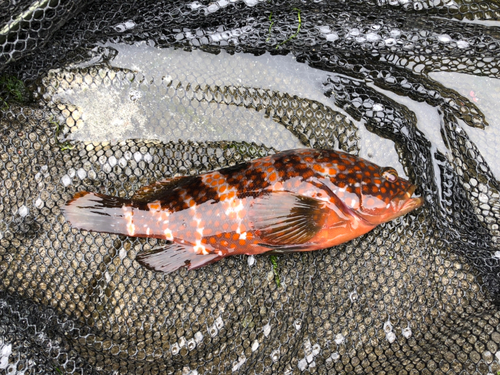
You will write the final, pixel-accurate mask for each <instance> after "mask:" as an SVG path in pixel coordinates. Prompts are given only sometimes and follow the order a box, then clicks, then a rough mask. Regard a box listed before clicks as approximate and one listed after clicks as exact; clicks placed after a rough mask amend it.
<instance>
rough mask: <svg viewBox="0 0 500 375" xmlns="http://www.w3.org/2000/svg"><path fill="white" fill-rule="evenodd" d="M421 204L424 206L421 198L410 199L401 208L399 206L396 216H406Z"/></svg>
mask: <svg viewBox="0 0 500 375" xmlns="http://www.w3.org/2000/svg"><path fill="white" fill-rule="evenodd" d="M423 204H424V198H423V197H416V198H410V199H409V200H408V201H406V202H405V203H404V204H403V206H401V209H400V211H399V215H398V216H402V215H406V214H407V213H408V212H410V211H413V210H414V209H416V208H419V207H421V206H422V205H423Z"/></svg>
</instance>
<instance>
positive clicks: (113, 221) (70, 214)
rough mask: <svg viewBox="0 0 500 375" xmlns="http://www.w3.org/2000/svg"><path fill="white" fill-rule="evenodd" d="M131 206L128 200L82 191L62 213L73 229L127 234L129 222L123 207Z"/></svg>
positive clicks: (69, 202)
mask: <svg viewBox="0 0 500 375" xmlns="http://www.w3.org/2000/svg"><path fill="white" fill-rule="evenodd" d="M130 204H131V202H130V200H128V199H123V198H118V197H112V196H109V195H104V194H97V193H89V192H87V191H81V192H79V193H76V194H75V195H74V197H73V199H71V200H70V201H68V202H67V203H66V205H65V206H64V207H62V211H63V214H64V217H65V218H66V220H68V221H69V222H70V223H71V226H72V227H73V228H79V229H84V230H88V231H94V232H106V233H115V234H127V233H128V231H127V224H128V221H127V219H126V217H125V211H124V210H123V207H124V206H130Z"/></svg>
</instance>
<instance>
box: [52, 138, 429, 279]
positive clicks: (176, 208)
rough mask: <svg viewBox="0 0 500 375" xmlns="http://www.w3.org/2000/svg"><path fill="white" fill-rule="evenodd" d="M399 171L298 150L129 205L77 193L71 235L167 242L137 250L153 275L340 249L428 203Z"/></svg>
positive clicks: (191, 179)
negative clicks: (231, 259)
mask: <svg viewBox="0 0 500 375" xmlns="http://www.w3.org/2000/svg"><path fill="white" fill-rule="evenodd" d="M415 189H416V186H415V185H413V184H412V183H410V182H409V181H407V180H406V179H404V178H401V177H399V176H398V173H397V171H396V170H395V169H394V168H391V167H379V166H378V165H376V164H374V163H372V162H370V161H368V160H365V159H362V158H360V157H357V156H354V155H351V154H348V153H345V152H341V151H334V150H319V149H307V148H305V149H296V150H288V151H283V152H279V153H276V154H273V155H270V156H266V157H263V158H259V159H255V160H252V161H249V162H245V163H242V164H238V165H235V166H230V167H226V168H222V169H219V170H214V171H211V172H207V173H203V174H199V175H196V176H180V177H174V178H166V179H163V180H160V181H157V182H154V183H152V184H150V185H148V186H144V187H142V188H140V189H138V190H137V191H136V192H135V194H134V195H133V196H132V197H131V198H130V199H126V198H120V197H114V196H109V195H105V194H100V193H92V192H87V191H82V192H78V193H76V194H75V195H74V197H73V198H72V199H71V200H69V201H68V202H67V203H66V204H65V206H64V207H62V211H63V213H64V216H65V218H66V219H67V221H68V222H69V223H70V224H71V226H72V227H73V228H78V229H80V230H86V231H94V232H103V233H113V234H118V235H125V236H130V237H150V238H157V239H161V240H167V241H168V242H167V243H166V245H164V246H160V247H158V248H154V249H152V250H147V251H143V252H141V253H139V254H138V255H137V256H136V260H137V261H138V262H139V263H140V264H141V265H143V266H145V267H146V268H148V269H151V270H155V271H162V272H167V273H168V272H172V271H175V270H177V269H179V268H181V267H187V268H188V269H189V270H191V269H196V268H199V267H202V266H205V265H207V264H210V263H213V262H216V261H218V260H220V259H223V258H225V257H227V256H232V255H241V254H246V255H256V254H264V253H266V254H267V253H268V254H282V253H291V252H301V251H313V250H320V249H325V248H329V247H332V246H336V245H339V244H342V243H345V242H347V241H350V240H352V239H354V238H356V237H359V236H361V235H363V234H365V233H367V232H369V231H371V230H372V229H373V228H375V227H376V226H377V225H379V224H382V223H384V222H387V221H390V220H393V219H395V218H397V217H399V216H402V215H405V214H407V213H409V212H410V211H412V210H414V209H417V208H419V207H420V206H422V205H423V203H424V199H423V197H421V196H416V195H415Z"/></svg>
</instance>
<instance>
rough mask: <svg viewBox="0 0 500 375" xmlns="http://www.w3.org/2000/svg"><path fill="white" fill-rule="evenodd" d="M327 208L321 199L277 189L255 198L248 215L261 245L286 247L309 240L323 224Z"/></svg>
mask: <svg viewBox="0 0 500 375" xmlns="http://www.w3.org/2000/svg"><path fill="white" fill-rule="evenodd" d="M327 211H328V210H327V209H325V205H324V202H322V201H320V200H318V199H315V198H310V197H306V196H301V195H297V194H293V193H290V192H274V193H270V194H269V195H265V196H262V197H259V198H256V199H255V202H254V203H253V206H252V208H251V209H250V210H249V216H250V220H251V225H252V226H253V228H254V229H255V230H256V234H257V235H258V236H259V237H260V238H261V239H262V242H263V243H262V244H261V245H262V246H272V247H278V246H280V247H282V248H285V247H287V246H290V247H296V246H297V245H301V244H305V243H307V242H309V241H310V240H311V239H312V238H313V237H314V236H315V235H316V234H317V233H318V231H319V230H320V229H321V228H322V227H323V224H324V223H325V220H326V213H327ZM295 251H300V250H295Z"/></svg>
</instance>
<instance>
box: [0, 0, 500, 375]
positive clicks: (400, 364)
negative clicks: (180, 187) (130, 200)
mask: <svg viewBox="0 0 500 375" xmlns="http://www.w3.org/2000/svg"><path fill="white" fill-rule="evenodd" d="M499 8H500V5H499V4H498V2H496V1H453V0H446V1H440V0H437V1H434V0H429V1H411V0H404V1H403V0H399V1H396V0H389V1H366V2H365V1H349V2H326V1H316V2H306V1H301V2H300V1H295V2H288V1H286V2H273V1H258V0H245V1H239V0H219V1H216V2H209V1H188V2H182V1H156V2H145V1H134V2H127V1H123V0H121V1H107V2H92V1H87V2H86V1H65V2H63V1H60V0H47V1H44V0H42V1H36V2H29V1H10V2H3V3H1V2H0V48H1V49H0V98H1V100H0V106H1V117H0V374H3V373H5V374H66V373H80V374H94V373H95V374H118V373H120V374H122V373H123V374H165V373H167V374H183V375H186V374H192V375H195V374H199V375H201V374H219V373H221V374H225V373H228V374H229V373H242V374H298V373H311V374H312V373H319V374H327V373H329V374H336V373H345V374H347V373H357V374H369V373H376V374H420V373H422V374H445V373H446V374H496V373H497V372H498V371H500V325H499V324H500V310H499V306H500V283H499V280H500V276H499V271H500V264H499V262H500V247H499V241H500V232H499V222H500V201H499V200H500V192H499V183H498V178H499V176H500V167H499V164H498V152H497V147H498V145H500V130H499V129H500V117H499V116H498V115H497V111H498V109H497V108H498V103H499V102H500V82H499V81H498V78H499V76H500V72H499V61H500V58H499V57H500V48H499V47H500V45H499V41H500V32H499V30H500V29H499V28H498V26H499V25H500V24H499V22H498V20H499V16H500V9H499ZM294 147H316V148H333V149H341V150H344V151H348V152H351V153H354V154H359V155H360V156H362V157H365V158H369V159H371V160H373V161H374V162H376V163H378V164H381V165H392V166H394V167H396V169H398V171H399V172H400V173H401V174H404V175H406V176H407V177H409V178H410V179H411V180H412V181H413V182H415V183H416V184H417V185H418V186H419V193H420V194H422V195H423V196H424V197H425V200H426V204H425V206H424V207H423V208H421V209H419V210H417V211H415V212H412V213H410V214H409V215H406V216H405V217H402V218H399V219H397V220H395V221H393V222H390V223H386V224H384V225H381V226H379V227H377V228H376V229H375V230H374V231H372V232H370V233H368V234H367V235H365V236H363V237H360V238H358V239H356V240H354V241H351V242H349V243H347V244H344V245H341V246H337V247H335V248H331V249H327V250H323V251H316V252H311V253H303V254H292V255H286V256H285V255H283V256H279V257H278V259H277V265H278V268H277V271H278V274H279V278H280V284H281V285H280V286H278V285H277V283H276V280H275V275H274V271H273V265H272V263H271V262H270V260H269V258H268V257H266V256H257V257H246V256H239V257H232V258H226V259H224V260H222V261H220V262H217V263H215V264H213V265H209V266H207V267H204V268H202V269H199V270H194V271H189V272H188V271H186V270H180V271H176V272H174V273H171V274H162V273H154V272H151V271H149V270H146V269H144V268H142V267H141V266H140V265H139V264H138V263H137V262H136V261H135V257H136V255H137V254H138V253H139V252H141V251H143V250H148V249H152V248H154V247H155V246H157V245H158V244H161V243H162V241H159V240H152V239H136V238H129V237H124V236H117V235H108V234H100V233H88V232H85V231H79V230H75V229H72V228H71V227H70V226H69V225H68V223H67V222H66V221H65V219H64V217H63V215H62V213H61V209H60V207H61V206H62V205H63V204H64V203H65V202H66V201H67V200H68V199H70V197H71V196H72V195H73V194H74V193H76V192H78V191H81V190H88V191H94V192H101V193H106V194H112V195H117V196H122V197H130V196H131V195H132V194H133V193H134V191H136V190H137V189H138V188H139V187H141V186H143V185H145V184H148V183H151V182H153V181H155V180H158V179H161V178H164V177H168V176H177V175H193V174H197V173H200V172H204V171H210V170H213V169H217V168H221V167H224V166H229V165H235V164H237V163H240V162H242V161H245V160H251V159H253V158H258V157H261V156H265V155H269V154H271V153H274V152H276V151H279V150H285V149H289V148H294Z"/></svg>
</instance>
